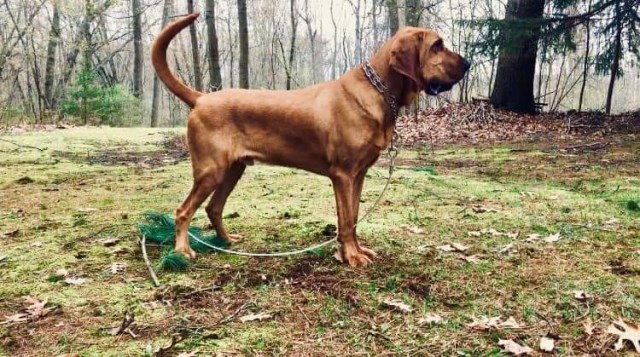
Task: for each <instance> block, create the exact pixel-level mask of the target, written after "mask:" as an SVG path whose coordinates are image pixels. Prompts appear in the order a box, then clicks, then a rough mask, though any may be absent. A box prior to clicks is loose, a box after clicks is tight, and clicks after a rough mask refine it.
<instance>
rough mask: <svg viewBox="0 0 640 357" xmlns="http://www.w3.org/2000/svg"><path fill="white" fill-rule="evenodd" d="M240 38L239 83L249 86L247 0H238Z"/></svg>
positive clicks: (245, 86) (242, 85)
mask: <svg viewBox="0 0 640 357" xmlns="http://www.w3.org/2000/svg"><path fill="white" fill-rule="evenodd" d="M238 39H239V41H240V59H239V60H238V67H239V71H240V73H239V85H240V88H249V31H248V29H247V0H238Z"/></svg>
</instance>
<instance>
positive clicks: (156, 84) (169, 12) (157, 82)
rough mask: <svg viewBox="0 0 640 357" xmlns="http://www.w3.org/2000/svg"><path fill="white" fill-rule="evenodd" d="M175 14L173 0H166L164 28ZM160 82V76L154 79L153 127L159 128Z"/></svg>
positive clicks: (163, 11)
mask: <svg viewBox="0 0 640 357" xmlns="http://www.w3.org/2000/svg"><path fill="white" fill-rule="evenodd" d="M172 14H173V0H164V8H163V10H162V28H164V27H165V26H167V24H168V23H169V18H170V16H171V15H172ZM160 95H161V93H160V80H159V79H158V76H157V75H155V76H154V77H153V97H152V99H151V127H152V128H156V127H158V113H159V109H160V108H159V107H160Z"/></svg>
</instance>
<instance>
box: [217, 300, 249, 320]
mask: <svg viewBox="0 0 640 357" xmlns="http://www.w3.org/2000/svg"><path fill="white" fill-rule="evenodd" d="M247 305H248V304H247V303H244V304H242V305H240V307H239V308H238V309H237V310H236V311H234V312H233V313H232V314H231V315H229V316H227V317H225V318H223V319H222V320H220V321H218V322H217V323H216V325H222V324H225V323H227V322H229V321H231V320H233V318H234V317H236V316H237V315H238V314H239V313H240V312H241V311H242V310H244V309H245V308H246V307H247Z"/></svg>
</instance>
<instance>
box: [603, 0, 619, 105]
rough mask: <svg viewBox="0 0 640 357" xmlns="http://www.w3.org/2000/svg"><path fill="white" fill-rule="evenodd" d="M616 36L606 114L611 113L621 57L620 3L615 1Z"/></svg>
mask: <svg viewBox="0 0 640 357" xmlns="http://www.w3.org/2000/svg"><path fill="white" fill-rule="evenodd" d="M615 11H616V12H615V14H616V20H614V21H616V37H615V41H616V42H615V46H616V47H615V53H614V54H613V63H611V78H610V79H609V89H607V106H606V112H607V114H611V101H612V100H613V87H614V85H615V83H616V77H618V72H619V71H620V57H622V21H621V20H620V19H619V18H620V15H621V14H620V5H619V3H616V10H615Z"/></svg>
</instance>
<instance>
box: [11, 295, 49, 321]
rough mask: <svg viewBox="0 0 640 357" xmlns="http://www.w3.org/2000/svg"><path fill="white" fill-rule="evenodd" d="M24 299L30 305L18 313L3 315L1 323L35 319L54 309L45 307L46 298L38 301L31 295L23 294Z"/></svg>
mask: <svg viewBox="0 0 640 357" xmlns="http://www.w3.org/2000/svg"><path fill="white" fill-rule="evenodd" d="M24 300H25V301H26V302H27V303H29V304H31V305H29V306H28V307H27V308H26V309H24V310H23V311H22V312H20V313H17V314H14V315H11V316H5V321H4V322H3V324H7V323H15V322H26V321H33V320H37V319H39V318H41V317H44V316H46V315H47V314H48V313H49V312H51V311H53V310H54V308H52V307H47V303H48V302H47V300H44V301H40V300H38V299H36V298H34V297H31V296H25V297H24Z"/></svg>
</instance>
